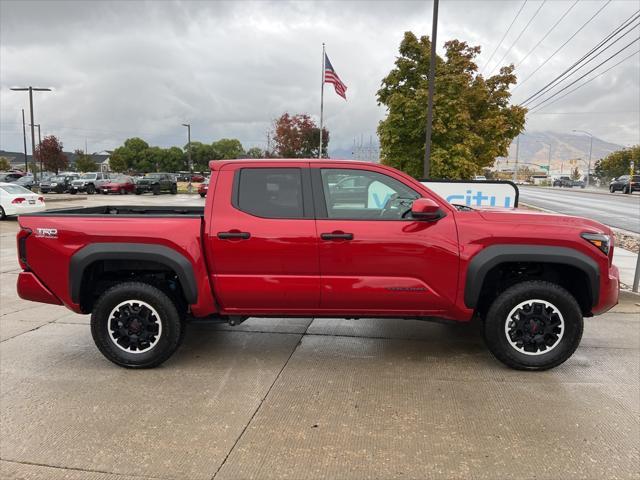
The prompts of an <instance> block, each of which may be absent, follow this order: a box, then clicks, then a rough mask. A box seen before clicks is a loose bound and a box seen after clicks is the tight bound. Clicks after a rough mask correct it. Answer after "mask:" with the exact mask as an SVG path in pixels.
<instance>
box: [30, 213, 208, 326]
mask: <svg viewBox="0 0 640 480" xmlns="http://www.w3.org/2000/svg"><path fill="white" fill-rule="evenodd" d="M19 223H20V225H21V227H25V228H29V229H31V230H32V232H33V233H32V234H31V235H30V236H29V237H28V239H27V242H26V250H27V260H28V263H29V267H30V269H31V270H32V271H33V272H34V273H35V275H36V276H37V277H38V279H39V280H40V281H41V282H42V283H43V284H44V285H45V286H46V287H47V288H49V289H50V290H51V292H53V293H54V294H55V295H56V297H58V298H59V299H60V300H61V301H62V303H64V305H66V306H67V307H68V308H70V309H71V310H73V311H75V312H78V313H81V312H80V306H79V305H78V304H76V303H74V302H73V301H72V300H71V296H70V289H69V264H70V260H71V257H72V256H73V254H74V253H76V252H77V251H79V250H80V249H82V248H83V247H85V246H87V245H89V244H91V243H102V242H129V243H139V244H144V243H148V244H155V245H163V246H166V247H169V248H171V249H173V250H175V251H177V252H178V253H180V254H182V255H183V256H185V257H186V258H187V259H188V260H189V261H190V262H191V264H192V266H193V270H194V274H195V275H196V282H197V285H198V301H197V303H196V304H194V305H191V309H192V311H193V313H194V315H197V316H203V315H208V314H210V313H212V310H213V308H214V302H213V298H212V295H211V289H210V288H209V281H208V275H207V270H206V265H205V262H204V257H203V254H202V247H201V245H202V243H201V241H202V239H201V219H200V218H199V217H198V218H192V217H183V218H174V217H148V216H147V217H142V216H141V217H117V216H113V217H110V216H96V217H89V216H67V217H65V216H48V215H43V216H31V215H30V216H22V217H20V219H19ZM38 228H46V229H55V230H56V231H57V233H56V235H55V237H54V236H51V235H48V236H45V235H39V234H38Z"/></svg>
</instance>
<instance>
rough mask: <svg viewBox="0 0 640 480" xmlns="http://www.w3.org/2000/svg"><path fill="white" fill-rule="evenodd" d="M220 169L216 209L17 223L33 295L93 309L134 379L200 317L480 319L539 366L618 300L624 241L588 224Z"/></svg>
mask: <svg viewBox="0 0 640 480" xmlns="http://www.w3.org/2000/svg"><path fill="white" fill-rule="evenodd" d="M210 167H211V178H210V183H209V190H208V193H207V196H206V201H205V206H204V207H182V206H167V207H165V206H153V207H151V206H149V207H146V206H145V207H143V206H115V205H114V206H99V207H87V208H76V209H62V210H54V211H47V212H43V213H36V214H28V215H22V216H20V218H19V223H20V231H19V233H18V235H17V243H18V256H19V262H20V266H21V267H22V272H21V273H20V274H19V276H18V280H17V289H18V293H19V295H20V297H22V298H23V299H26V300H31V301H35V302H43V303H50V304H55V305H65V306H66V307H67V308H69V309H71V310H72V311H74V312H77V313H82V314H88V313H90V314H91V333H92V336H93V339H94V341H95V343H96V345H97V347H98V349H99V350H100V351H101V352H102V353H103V354H104V356H105V357H106V358H108V359H109V360H111V361H112V362H114V363H116V364H118V365H121V366H123V367H130V368H149V367H154V366H157V365H159V364H161V363H162V362H164V361H165V360H167V359H168V358H169V357H170V356H171V355H172V353H173V352H174V351H175V350H176V349H177V348H178V346H179V345H180V342H181V340H182V338H183V336H184V332H185V326H186V325H187V324H188V323H189V321H190V320H192V319H210V320H215V321H227V322H229V323H230V324H232V325H235V324H238V323H240V322H242V321H243V320H244V319H246V318H248V317H278V318H286V317H343V318H362V317H395V318H398V319H405V318H412V319H425V320H436V319H440V320H442V319H444V320H449V321H454V322H469V321H470V320H472V319H474V318H477V319H479V321H481V322H482V325H483V332H484V339H485V342H486V345H487V347H488V348H489V350H490V351H491V352H492V353H493V354H494V356H495V357H496V358H497V359H498V360H500V361H502V362H503V363H505V364H506V365H508V366H510V367H513V368H517V369H524V370H542V369H548V368H551V367H555V366H557V365H559V364H561V363H562V362H564V361H565V360H566V359H567V358H569V357H570V356H571V355H572V354H573V352H574V351H575V350H576V348H577V347H578V344H579V343H580V339H581V336H582V330H583V317H590V316H592V315H598V314H601V313H603V312H605V311H607V310H608V309H610V308H611V307H612V306H614V305H615V304H616V303H617V301H618V269H617V268H616V267H615V266H614V265H613V264H612V258H613V249H614V246H613V236H612V232H611V230H610V229H609V228H608V227H606V226H605V225H602V224H600V223H598V222H595V221H592V220H587V219H584V218H577V217H571V216H564V215H551V214H547V213H539V212H532V211H522V210H508V209H502V210H501V209H487V210H482V209H474V208H469V207H468V206H464V205H452V204H449V203H447V202H446V201H445V200H443V199H442V198H440V197H439V196H438V195H436V194H434V193H433V192H432V191H431V190H429V189H428V188H427V187H425V186H424V185H422V184H421V183H420V182H419V181H417V180H415V179H414V178H412V177H410V176H408V175H406V174H404V173H402V172H400V171H397V170H394V169H392V168H389V167H385V166H382V165H375V164H371V163H365V162H352V161H337V160H232V161H213V162H211V163H210ZM283 321H286V320H283Z"/></svg>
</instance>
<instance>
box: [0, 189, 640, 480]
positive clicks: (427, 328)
mask: <svg viewBox="0 0 640 480" xmlns="http://www.w3.org/2000/svg"><path fill="white" fill-rule="evenodd" d="M178 197H180V196H178ZM142 198H143V200H139V197H138V198H136V199H135V202H132V198H122V199H118V197H113V199H112V198H109V202H110V203H111V202H114V203H115V202H122V203H141V202H147V201H149V202H151V201H153V202H154V203H155V202H157V201H160V202H162V203H165V201H167V200H169V199H170V197H168V196H166V197H162V198H160V199H158V198H157V197H156V198H155V199H154V198H153V197H148V198H149V200H144V198H145V197H142ZM127 200H128V201H129V202H126V201H127ZM138 200H139V201H138ZM93 201H94V200H90V202H93ZM96 201H97V200H96ZM171 201H172V202H187V201H189V202H193V204H198V202H199V200H197V199H193V198H191V199H189V200H183V199H180V198H174V199H173V200H171ZM83 203H84V202H83ZM166 203H168V201H167V202H166ZM15 229H16V224H15V222H12V221H9V222H2V223H0V340H1V343H0V420H1V421H0V459H1V460H0V477H1V478H3V479H5V478H7V479H17V478H24V479H27V478H28V479H61V478H65V479H73V480H75V479H101V480H116V479H123V478H125V479H143V478H145V479H149V478H162V479H207V480H210V479H248V478H255V479H265V478H266V479H268V478H274V479H275V478H291V479H300V478H311V479H334V478H341V479H343V478H344V479H349V478H353V479H364V478H384V479H386V478H416V479H423V478H447V479H448V478H473V479H492V480H493V479H499V478H522V479H529V478H536V479H557V478H567V479H573V478H576V479H577V478H581V479H584V478H586V479H602V478H618V479H626V478H638V472H639V471H640V380H639V379H640V297H637V296H626V297H625V299H626V300H625V301H624V304H621V305H619V306H618V307H616V308H614V310H613V311H612V312H610V313H608V314H606V315H603V316H600V317H596V318H592V319H586V320H585V322H586V324H585V333H584V337H583V341H582V344H581V346H580V348H579V349H578V351H577V352H576V354H575V355H574V356H573V357H572V358H571V359H570V360H569V361H568V362H566V363H565V364H564V365H562V366H560V367H558V368H556V369H554V370H551V371H548V372H539V373H524V372H517V371H514V370H510V369H507V368H506V367H503V366H502V365H501V364H500V363H498V362H497V361H496V360H494V359H493V358H492V357H491V355H490V354H489V353H488V352H487V350H486V349H485V347H484V345H483V344H482V340H481V338H480V335H479V330H478V326H477V325H470V326H456V325H441V324H434V323H426V322H418V321H409V320H391V319H375V320H374V319H363V320H357V321H347V320H342V319H310V318H309V319H249V320H247V321H246V322H245V323H243V324H241V325H239V326H238V327H230V326H227V325H206V324H192V325H190V326H189V328H188V331H187V335H186V338H185V342H184V344H183V345H182V346H181V348H180V350H179V351H178V352H177V354H176V355H175V356H174V357H172V358H171V359H170V360H169V361H168V362H166V363H165V364H164V365H163V366H161V367H160V368H157V369H154V370H147V371H130V370H124V369H121V368H118V367H116V366H114V365H112V364H111V363H109V362H108V361H107V360H105V359H104V358H103V357H102V356H101V355H100V354H99V353H98V351H97V349H96V348H95V347H94V345H93V341H92V340H91V334H90V332H89V328H88V317H87V316H83V315H76V314H73V313H71V312H69V311H68V310H66V309H64V308H62V307H56V306H49V305H41V304H35V303H29V302H25V301H23V300H21V299H19V298H17V295H16V294H15V279H16V275H17V271H18V265H17V261H16V258H15Z"/></svg>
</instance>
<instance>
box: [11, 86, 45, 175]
mask: <svg viewBox="0 0 640 480" xmlns="http://www.w3.org/2000/svg"><path fill="white" fill-rule="evenodd" d="M11 90H13V91H14V92H29V110H30V112H31V156H32V157H33V158H34V162H35V152H36V139H35V131H34V125H33V123H34V122H33V92H50V91H51V89H50V88H38V87H31V86H29V87H12V88H11ZM33 180H34V181H37V180H38V177H37V175H36V172H33Z"/></svg>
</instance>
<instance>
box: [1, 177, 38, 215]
mask: <svg viewBox="0 0 640 480" xmlns="http://www.w3.org/2000/svg"><path fill="white" fill-rule="evenodd" d="M44 209H45V204H44V197H43V196H42V195H38V194H37V193H33V192H32V191H31V190H27V189H26V188H24V187H21V186H20V185H16V184H15V183H0V220H4V219H5V218H6V217H8V216H12V215H21V214H23V213H33V212H40V211H42V210H44Z"/></svg>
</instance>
